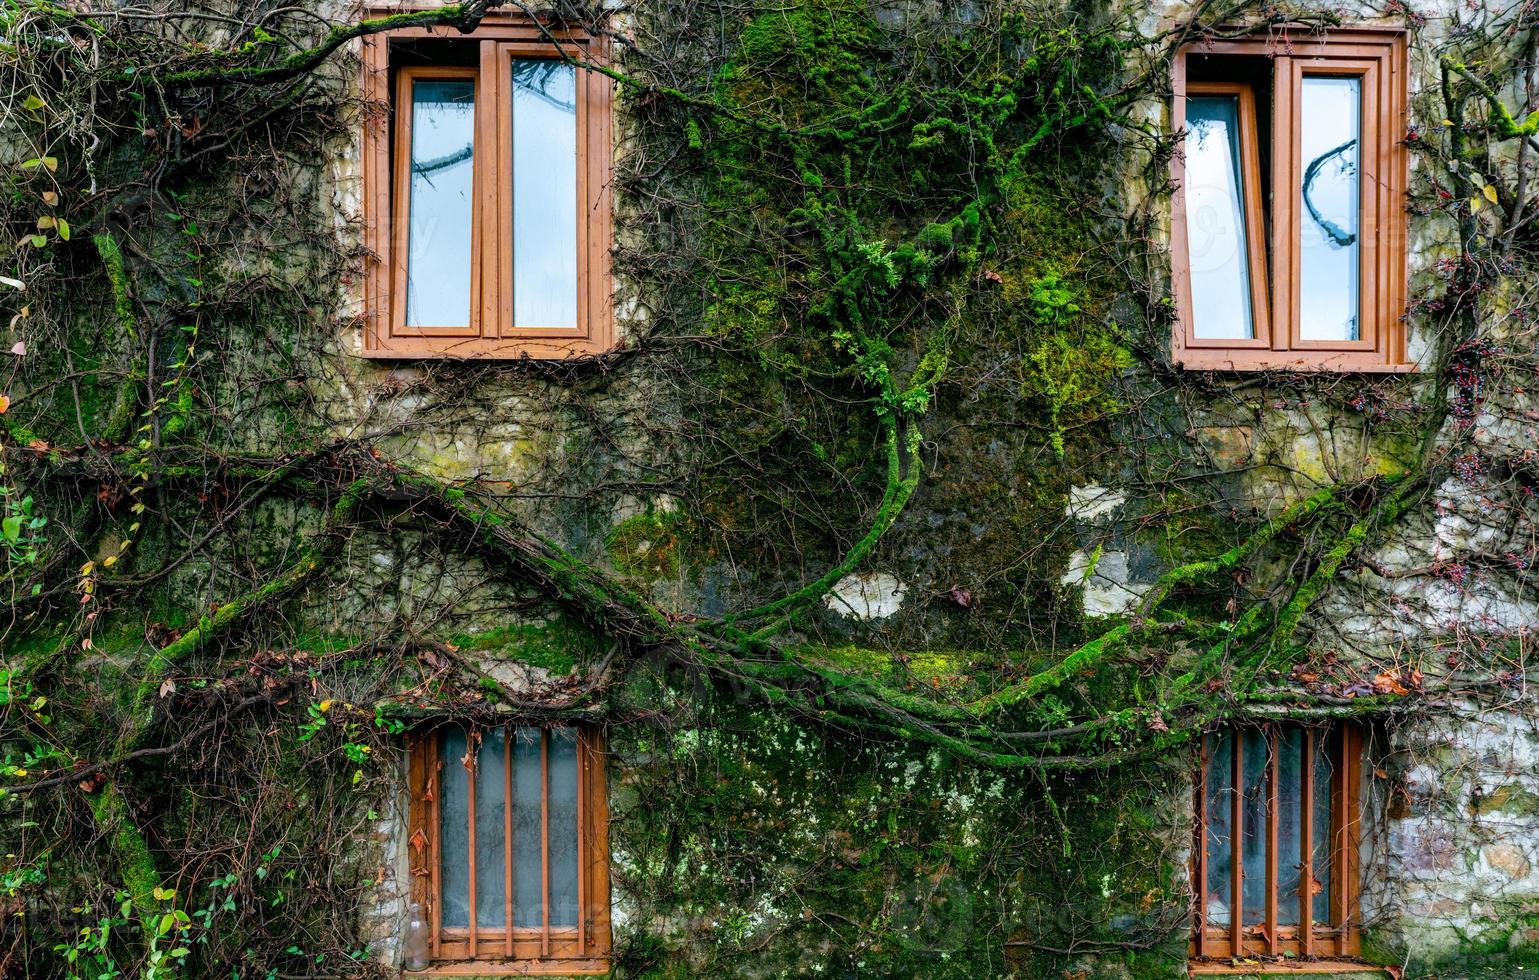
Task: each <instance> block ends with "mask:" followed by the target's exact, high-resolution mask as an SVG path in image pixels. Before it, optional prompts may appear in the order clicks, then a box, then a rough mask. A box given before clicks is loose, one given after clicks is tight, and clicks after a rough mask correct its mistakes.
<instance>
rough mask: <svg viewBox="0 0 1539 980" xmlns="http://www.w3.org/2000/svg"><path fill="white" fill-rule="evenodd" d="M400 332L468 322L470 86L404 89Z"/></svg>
mask: <svg viewBox="0 0 1539 980" xmlns="http://www.w3.org/2000/svg"><path fill="white" fill-rule="evenodd" d="M411 100H412V105H411V114H412V115H411V183H410V190H409V195H410V196H409V198H408V201H409V204H408V209H409V210H408V213H409V218H408V222H407V246H406V250H407V260H406V325H407V326H413V327H463V326H466V325H467V324H469V323H470V258H471V256H470V225H471V215H472V211H473V208H474V187H473V180H472V177H473V174H474V172H475V166H474V161H473V157H474V155H475V112H476V106H475V101H476V86H475V82H473V81H471V80H469V79H431V80H430V79H419V80H417V81H414V82H413V83H412V87H411Z"/></svg>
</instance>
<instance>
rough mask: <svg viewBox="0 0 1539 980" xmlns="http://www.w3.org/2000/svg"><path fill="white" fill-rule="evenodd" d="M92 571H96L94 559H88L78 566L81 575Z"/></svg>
mask: <svg viewBox="0 0 1539 980" xmlns="http://www.w3.org/2000/svg"><path fill="white" fill-rule="evenodd" d="M94 571H96V562H94V561H88V562H86V563H85V564H84V565H81V566H80V574H81V576H82V577H84V576H86V575H90V574H91V573H92V572H94Z"/></svg>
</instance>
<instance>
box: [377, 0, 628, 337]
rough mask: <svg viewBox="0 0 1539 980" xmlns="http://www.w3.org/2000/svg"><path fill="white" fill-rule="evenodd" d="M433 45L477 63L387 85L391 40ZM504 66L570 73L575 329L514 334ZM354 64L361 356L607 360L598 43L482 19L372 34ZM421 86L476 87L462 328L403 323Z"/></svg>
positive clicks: (604, 51)
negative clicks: (461, 83)
mask: <svg viewBox="0 0 1539 980" xmlns="http://www.w3.org/2000/svg"><path fill="white" fill-rule="evenodd" d="M410 9H415V8H412V7H402V6H388V7H378V8H371V10H370V11H369V13H370V15H376V16H377V15H383V14H392V13H400V12H402V11H403V10H410ZM431 39H439V40H457V41H461V42H468V43H474V44H477V45H478V46H479V48H478V54H479V57H478V64H477V65H476V66H474V67H470V66H466V67H438V66H415V65H414V66H401V67H397V68H395V69H394V74H393V76H392V67H391V58H390V49H391V45H392V43H393V42H398V41H421V40H431ZM514 58H552V59H556V58H559V59H564V60H568V61H571V62H573V63H574V64H575V65H576V66H577V67H576V82H577V202H576V204H577V218H578V220H577V292H578V295H577V323H576V326H575V327H515V326H513V272H512V254H513V200H512V198H513V182H512V179H511V173H512V138H513V137H512V98H511V92H510V91H509V89H510V85H509V82H508V80H507V79H506V78H504V75H506V74H507V71H506V69H507V67H508V65H509V62H510V61H511V60H512V59H514ZM362 60H363V75H362V82H361V84H362V94H363V98H364V100H365V104H366V105H370V106H373V107H374V111H373V112H372V113H370V114H369V118H367V119H366V121H365V124H364V131H363V167H362V176H363V180H362V184H363V195H362V198H363V211H364V246H365V251H366V257H365V260H364V310H363V316H364V325H363V350H362V351H361V353H362V355H363V356H364V357H370V358H470V359H511V358H525V357H528V358H535V359H542V360H547V359H561V358H571V357H582V356H588V355H593V354H601V353H604V352H606V351H608V350H611V349H612V348H613V347H614V311H613V301H612V286H611V283H612V269H611V260H610V246H611V243H612V241H613V221H612V217H611V210H612V207H611V203H610V191H609V188H610V183H611V177H612V142H613V141H612V135H611V134H612V125H613V122H612V113H613V102H614V84H613V81H612V80H611V79H610V78H609V77H608V76H607V75H605V74H603V73H602V72H598V71H592V70H588V69H586V68H584V67H583V66H584V65H600V66H602V65H605V64H607V62H608V46H607V43H606V41H605V39H604V38H602V37H595V36H591V35H589V34H587V33H586V32H584V31H581V30H577V29H572V28H567V27H564V26H561V25H556V24H543V23H539V22H536V21H535V20H533V19H531V18H529V17H525V16H523V15H519V14H507V13H492V14H488V15H487V16H486V18H485V19H484V20H483V21H482V22H481V26H480V27H479V28H477V29H476V31H475V32H474V33H472V34H469V35H462V34H460V33H459V32H458V31H456V30H454V29H453V28H450V27H413V28H403V29H401V30H395V31H387V32H382V33H379V34H374V35H371V36H369V37H366V38H364V39H363V50H362ZM422 77H462V78H474V79H475V80H476V108H475V134H476V135H475V139H476V147H477V150H476V153H475V157H474V163H473V166H474V175H473V177H472V182H473V187H474V188H475V190H474V196H475V198H476V201H475V205H474V206H475V212H474V222H473V226H472V228H471V257H472V258H471V284H470V293H471V301H470V316H469V320H470V323H469V324H468V325H466V326H461V327H434V326H427V327H408V326H406V324H405V294H406V256H407V247H406V244H407V243H406V237H405V236H406V235H407V233H408V221H407V218H408V215H407V212H406V209H407V207H408V206H409V201H408V200H407V198H408V194H407V192H406V187H407V186H408V176H409V175H408V168H409V166H410V142H409V141H410V135H411V118H410V117H411V111H410V106H411V103H410V92H411V90H410V88H409V86H410V85H411V83H412V81H414V80H415V79H416V78H422ZM392 86H393V90H392ZM392 91H393V94H394V99H393V100H392ZM403 109H404V110H405V111H402V110H403ZM392 117H393V124H392Z"/></svg>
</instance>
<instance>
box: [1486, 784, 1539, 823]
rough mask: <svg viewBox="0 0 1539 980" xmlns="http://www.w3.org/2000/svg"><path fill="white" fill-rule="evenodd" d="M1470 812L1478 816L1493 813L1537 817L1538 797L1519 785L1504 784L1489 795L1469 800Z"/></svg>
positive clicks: (1538, 808)
mask: <svg viewBox="0 0 1539 980" xmlns="http://www.w3.org/2000/svg"><path fill="white" fill-rule="evenodd" d="M1470 810H1471V812H1473V813H1475V814H1476V815H1478V816H1489V815H1490V814H1493V813H1506V814H1512V815H1515V816H1536V815H1539V795H1536V794H1535V793H1534V792H1533V791H1532V790H1530V789H1528V787H1526V786H1523V785H1521V784H1519V783H1504V784H1503V785H1501V786H1498V787H1497V788H1496V789H1494V790H1492V791H1491V792H1490V793H1489V794H1487V795H1485V796H1480V797H1476V798H1475V799H1473V800H1471V801H1470Z"/></svg>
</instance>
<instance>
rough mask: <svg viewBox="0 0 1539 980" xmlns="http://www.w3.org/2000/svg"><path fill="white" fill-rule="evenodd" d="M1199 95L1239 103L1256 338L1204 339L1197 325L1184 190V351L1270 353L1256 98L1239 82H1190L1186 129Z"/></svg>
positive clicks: (1181, 108)
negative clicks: (1230, 98)
mask: <svg viewBox="0 0 1539 980" xmlns="http://www.w3.org/2000/svg"><path fill="white" fill-rule="evenodd" d="M1193 95H1232V96H1234V97H1235V99H1236V102H1237V115H1238V116H1239V121H1240V132H1239V133H1238V137H1239V140H1240V173H1239V175H1238V176H1239V178H1240V194H1241V204H1240V210H1241V213H1242V216H1243V218H1244V221H1245V259H1246V264H1247V266H1248V273H1249V279H1250V311H1251V323H1250V327H1251V337H1250V339H1248V340H1246V339H1228V340H1226V339H1217V338H1201V339H1200V338H1198V337H1197V324H1196V322H1195V320H1194V318H1193V303H1192V284H1191V242H1190V236H1189V235H1188V233H1187V229H1186V204H1185V198H1186V194H1185V191H1184V190H1182V191H1178V196H1180V197H1181V198H1182V204H1181V223H1180V236H1181V247H1180V249H1179V250H1178V251H1177V253H1176V255H1177V256H1179V258H1176V259H1174V260H1175V261H1178V262H1179V267H1178V273H1179V278H1178V281H1179V283H1180V296H1181V300H1180V307H1179V316H1180V319H1181V325H1182V331H1183V339H1184V346H1185V347H1186V348H1188V349H1204V348H1218V349H1221V350H1245V349H1260V350H1264V349H1267V348H1269V347H1271V345H1272V342H1271V321H1270V317H1269V312H1268V309H1267V307H1268V305H1269V304H1268V301H1267V296H1268V288H1267V262H1266V232H1265V229H1266V217H1265V211H1264V209H1263V207H1262V204H1261V157H1260V153H1259V150H1258V149H1257V146H1256V99H1255V95H1254V94H1253V93H1252V92H1251V89H1250V86H1249V85H1242V84H1240V83H1238V82H1190V81H1189V82H1186V87H1185V92H1184V94H1183V97H1182V98H1181V101H1180V102H1179V104H1178V107H1177V113H1178V118H1177V121H1176V124H1177V125H1178V126H1180V127H1181V128H1182V129H1183V130H1184V129H1185V125H1186V99H1187V98H1189V97H1190V96H1193ZM1174 176H1175V178H1176V180H1177V181H1178V182H1179V181H1180V180H1183V179H1184V178H1185V159H1184V156H1183V157H1182V158H1181V160H1180V161H1179V166H1178V169H1177V170H1176V172H1175V174H1174Z"/></svg>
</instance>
